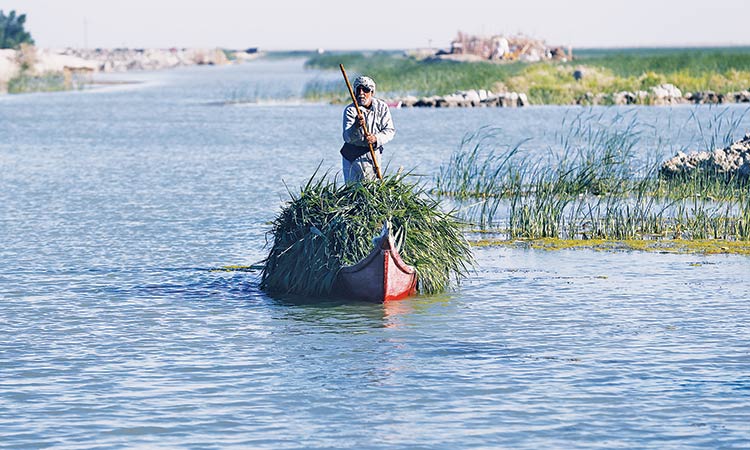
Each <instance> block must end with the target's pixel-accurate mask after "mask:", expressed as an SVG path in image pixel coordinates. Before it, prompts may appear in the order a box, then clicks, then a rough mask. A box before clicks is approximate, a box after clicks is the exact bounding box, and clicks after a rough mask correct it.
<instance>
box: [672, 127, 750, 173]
mask: <svg viewBox="0 0 750 450" xmlns="http://www.w3.org/2000/svg"><path fill="white" fill-rule="evenodd" d="M695 172H702V173H708V174H715V175H719V176H723V177H730V176H734V177H738V178H740V179H743V180H748V179H750V133H748V134H746V135H745V137H744V138H743V139H740V140H739V141H737V142H734V143H732V144H731V145H729V146H728V147H726V148H718V149H716V150H714V151H712V152H706V151H703V152H691V153H689V154H685V153H683V152H678V153H677V155H676V156H675V157H673V158H671V159H668V160H667V161H664V163H662V165H661V168H660V170H659V174H660V175H661V176H662V177H664V178H675V177H679V176H684V175H690V174H692V173H695Z"/></svg>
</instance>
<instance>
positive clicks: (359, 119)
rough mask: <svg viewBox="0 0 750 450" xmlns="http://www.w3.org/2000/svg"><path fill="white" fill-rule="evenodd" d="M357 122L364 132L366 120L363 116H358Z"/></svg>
mask: <svg viewBox="0 0 750 450" xmlns="http://www.w3.org/2000/svg"><path fill="white" fill-rule="evenodd" d="M357 121H358V122H359V126H360V127H361V128H362V129H363V130H364V129H365V118H364V117H363V116H357Z"/></svg>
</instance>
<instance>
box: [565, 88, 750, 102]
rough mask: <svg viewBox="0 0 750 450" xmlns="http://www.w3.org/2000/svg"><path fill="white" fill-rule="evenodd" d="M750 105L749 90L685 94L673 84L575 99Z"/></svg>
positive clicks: (585, 100) (578, 100)
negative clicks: (645, 89) (646, 89)
mask: <svg viewBox="0 0 750 450" xmlns="http://www.w3.org/2000/svg"><path fill="white" fill-rule="evenodd" d="M689 103H692V104H719V103H750V89H747V90H743V91H737V92H728V93H723V94H722V93H716V92H714V91H703V92H685V93H683V92H682V91H681V90H680V89H679V88H677V87H676V86H674V85H673V84H669V83H666V84H660V85H658V86H654V87H652V88H651V89H649V90H648V91H635V92H630V91H621V92H615V93H612V94H603V93H599V94H593V93H591V92H588V93H586V94H585V95H582V96H580V97H578V99H576V104H578V105H679V104H689Z"/></svg>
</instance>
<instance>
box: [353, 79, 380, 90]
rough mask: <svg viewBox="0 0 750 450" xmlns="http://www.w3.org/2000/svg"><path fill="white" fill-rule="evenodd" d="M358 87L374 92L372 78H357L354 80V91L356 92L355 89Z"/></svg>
mask: <svg viewBox="0 0 750 450" xmlns="http://www.w3.org/2000/svg"><path fill="white" fill-rule="evenodd" d="M360 86H364V87H366V88H368V89H370V91H372V92H375V82H374V81H372V78H370V77H365V76H361V77H357V79H356V80H354V90H355V91H356V90H357V88H358V87H360Z"/></svg>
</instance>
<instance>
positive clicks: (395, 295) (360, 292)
mask: <svg viewBox="0 0 750 450" xmlns="http://www.w3.org/2000/svg"><path fill="white" fill-rule="evenodd" d="M335 291H336V293H337V294H338V295H339V296H341V297H344V298H347V299H356V300H365V301H370V302H387V301H391V300H401V299H403V298H406V297H408V296H410V295H414V294H416V293H417V271H416V270H415V269H414V268H413V267H411V266H408V265H406V264H405V263H404V261H403V260H402V259H401V256H400V255H399V254H398V250H397V249H396V246H395V245H394V243H393V237H392V236H391V233H390V230H389V229H388V226H386V225H384V226H383V233H382V234H381V235H380V237H378V238H377V239H376V241H375V244H374V248H373V249H372V251H371V252H370V254H369V255H367V256H366V257H365V258H363V259H362V260H361V261H359V262H358V263H356V264H354V265H351V266H344V267H342V268H341V270H340V271H339V273H338V275H337V278H336V285H335Z"/></svg>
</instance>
